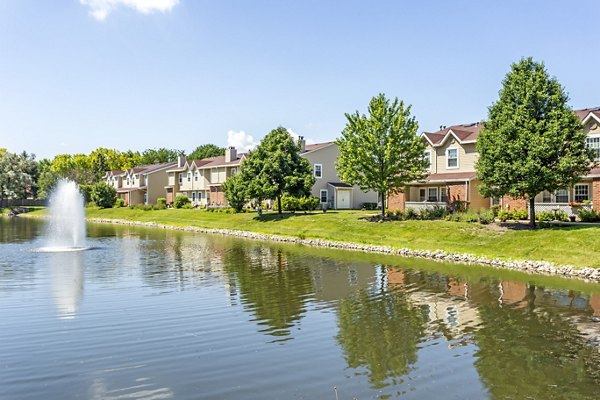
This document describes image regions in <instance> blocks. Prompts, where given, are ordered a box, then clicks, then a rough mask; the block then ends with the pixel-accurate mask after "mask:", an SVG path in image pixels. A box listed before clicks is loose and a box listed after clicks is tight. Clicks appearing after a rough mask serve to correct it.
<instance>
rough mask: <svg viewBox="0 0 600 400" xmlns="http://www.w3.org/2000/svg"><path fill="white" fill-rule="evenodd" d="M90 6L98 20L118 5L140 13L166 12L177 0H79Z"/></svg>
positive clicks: (102, 19)
mask: <svg viewBox="0 0 600 400" xmlns="http://www.w3.org/2000/svg"><path fill="white" fill-rule="evenodd" d="M79 2H80V3H81V4H83V5H84V6H87V7H89V8H90V14H91V15H92V16H93V17H94V18H96V19H97V20H98V21H104V20H105V19H106V17H108V14H110V13H111V12H112V11H113V10H115V9H116V8H118V7H120V6H124V7H129V8H132V9H134V10H135V11H137V12H140V13H142V14H151V13H153V12H157V11H158V12H163V13H164V12H167V11H171V9H172V8H173V7H175V6H176V5H177V4H178V3H179V0H79Z"/></svg>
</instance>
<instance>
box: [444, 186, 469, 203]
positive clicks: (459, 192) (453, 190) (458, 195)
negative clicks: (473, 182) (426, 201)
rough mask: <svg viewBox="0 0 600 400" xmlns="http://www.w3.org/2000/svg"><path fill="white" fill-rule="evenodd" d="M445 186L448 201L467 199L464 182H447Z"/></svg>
mask: <svg viewBox="0 0 600 400" xmlns="http://www.w3.org/2000/svg"><path fill="white" fill-rule="evenodd" d="M446 187H447V194H446V196H447V199H448V203H452V202H454V201H457V200H458V201H466V200H467V187H466V185H465V183H464V182H458V183H448V184H447V185H446Z"/></svg>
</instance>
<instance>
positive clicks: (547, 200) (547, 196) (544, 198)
mask: <svg viewBox="0 0 600 400" xmlns="http://www.w3.org/2000/svg"><path fill="white" fill-rule="evenodd" d="M542 203H552V195H551V194H550V192H549V191H547V190H544V191H543V192H542Z"/></svg>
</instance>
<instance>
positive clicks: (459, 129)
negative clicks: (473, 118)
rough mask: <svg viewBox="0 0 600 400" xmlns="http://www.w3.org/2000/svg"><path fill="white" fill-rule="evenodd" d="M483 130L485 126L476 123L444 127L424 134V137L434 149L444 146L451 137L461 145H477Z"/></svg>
mask: <svg viewBox="0 0 600 400" xmlns="http://www.w3.org/2000/svg"><path fill="white" fill-rule="evenodd" d="M482 129H483V124H481V123H479V122H474V123H472V124H461V125H452V126H448V127H443V128H442V129H440V130H439V131H437V132H423V137H424V138H425V139H426V140H427V141H428V142H429V144H431V145H432V146H433V147H439V146H441V145H443V144H444V143H445V142H446V140H447V139H448V138H449V137H450V136H453V137H454V138H455V139H456V140H457V141H458V143H460V144H465V143H475V141H476V140H477V137H478V136H479V133H480V132H481V130H482Z"/></svg>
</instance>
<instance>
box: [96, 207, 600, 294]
mask: <svg viewBox="0 0 600 400" xmlns="http://www.w3.org/2000/svg"><path fill="white" fill-rule="evenodd" d="M87 220H88V221H89V222H97V223H103V224H119V225H136V226H144V227H150V228H160V229H171V230H178V231H187V232H197V233H209V234H217V235H226V236H234V237H239V238H246V239H254V240H265V241H271V242H279V243H293V244H302V245H305V246H313V247H324V248H330V249H340V250H353V251H362V252H367V253H378V254H389V255H396V256H401V257H412V258H423V259H427V260H434V261H440V262H453V263H461V264H479V265H485V266H490V267H494V268H504V269H512V270H516V271H522V272H527V273H530V274H543V275H556V276H564V277H570V278H579V279H584V280H587V281H593V282H600V269H597V268H592V267H584V268H575V267H573V266H570V265H557V264H555V263H551V262H547V261H534V260H510V259H509V260H500V259H498V258H487V257H479V256H475V255H472V254H460V253H448V252H446V251H443V250H434V251H430V250H411V249H406V248H401V249H397V248H393V247H390V246H376V245H369V244H360V243H351V242H338V241H334V240H324V239H301V238H295V237H290V236H281V235H267V234H263V233H255V232H248V231H237V230H231V229H210V228H199V227H194V226H172V225H164V224H158V223H154V222H140V221H128V220H122V219H106V218H88V219H87Z"/></svg>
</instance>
